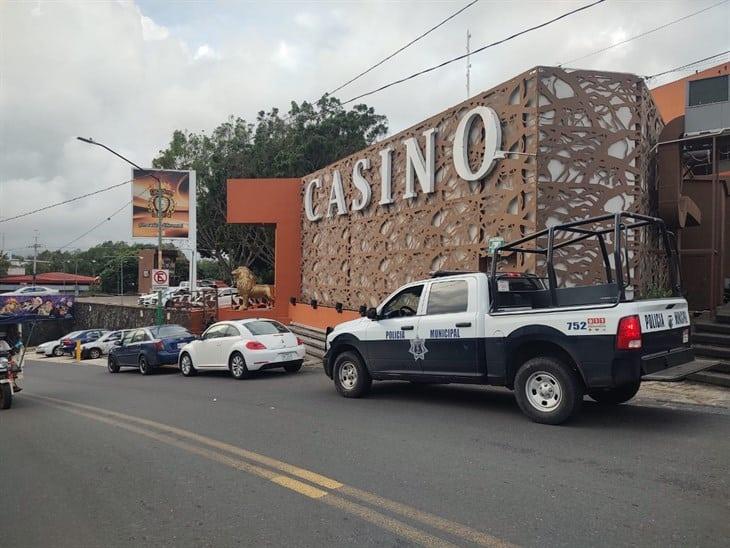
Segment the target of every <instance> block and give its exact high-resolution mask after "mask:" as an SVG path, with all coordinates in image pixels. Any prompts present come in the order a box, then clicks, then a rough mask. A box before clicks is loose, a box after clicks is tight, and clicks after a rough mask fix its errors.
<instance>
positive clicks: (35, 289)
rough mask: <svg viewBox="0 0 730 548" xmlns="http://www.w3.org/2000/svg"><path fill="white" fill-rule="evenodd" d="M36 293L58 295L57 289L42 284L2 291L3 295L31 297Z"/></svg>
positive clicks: (39, 294)
mask: <svg viewBox="0 0 730 548" xmlns="http://www.w3.org/2000/svg"><path fill="white" fill-rule="evenodd" d="M36 295H38V296H41V295H58V289H51V288H50V287H44V286H42V285H29V286H26V287H21V288H20V289H16V290H15V291H8V292H7V293H3V297H14V296H22V297H33V296H36Z"/></svg>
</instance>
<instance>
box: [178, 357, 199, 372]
mask: <svg viewBox="0 0 730 548" xmlns="http://www.w3.org/2000/svg"><path fill="white" fill-rule="evenodd" d="M180 371H181V372H182V374H183V376H185V377H193V376H194V375H195V374H196V373H197V372H198V370H197V369H195V366H194V365H193V359H192V358H191V357H190V354H188V353H187V352H186V353H185V354H183V355H182V356H180Z"/></svg>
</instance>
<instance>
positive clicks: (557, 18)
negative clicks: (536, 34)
mask: <svg viewBox="0 0 730 548" xmlns="http://www.w3.org/2000/svg"><path fill="white" fill-rule="evenodd" d="M603 2H605V0H597V1H596V2H593V3H591V4H587V5H585V6H582V7H580V8H576V9H574V10H570V11H569V12H566V13H564V14H562V15H559V16H558V17H554V18H553V19H550V20H548V21H545V22H544V23H540V24H539V25H535V26H532V27H529V28H526V29H524V30H521V31H519V32H516V33H514V34H512V35H510V36H507V37H506V38H502V39H501V40H497V41H496V42H492V43H491V44H487V45H485V46H482V47H480V48H477V49H475V50H474V51H472V52H471V53H470V54H469V55H474V54H475V53H479V52H482V51H484V50H486V49H489V48H493V47H494V46H498V45H500V44H504V43H505V42H508V41H509V40H512V39H514V38H517V37H518V36H522V35H523V34H527V33H528V32H532V31H533V30H537V29H541V28H543V27H546V26H548V25H550V24H552V23H555V22H556V21H560V20H561V19H564V18H566V17H569V16H571V15H573V14H575V13H578V12H580V11H583V10H587V9H589V8H592V7H593V6H597V5H598V4H602V3H603ZM466 56H467V54H466V53H465V54H463V55H459V56H458V57H454V58H453V59H449V60H448V61H444V62H443V63H439V64H438V65H434V66H432V67H429V68H427V69H424V70H421V71H419V72H415V73H413V74H411V75H410V76H406V77H405V78H400V79H399V80H395V81H393V82H390V83H389V84H385V85H383V86H380V87H379V88H377V89H374V90H372V91H368V92H366V93H362V94H360V95H358V96H356V97H353V98H352V99H348V100H347V101H344V102H343V103H342V104H343V105H346V104H348V103H352V102H353V101H357V100H358V99H362V98H363V97H367V96H368V95H373V94H375V93H378V92H379V91H383V90H384V89H387V88H389V87H392V86H395V85H398V84H402V83H403V82H406V81H408V80H412V79H413V78H416V77H418V76H421V75H423V74H426V73H428V72H432V71H434V70H437V69H440V68H442V67H445V66H446V65H449V64H451V63H455V62H456V61H461V60H462V59H464V58H466Z"/></svg>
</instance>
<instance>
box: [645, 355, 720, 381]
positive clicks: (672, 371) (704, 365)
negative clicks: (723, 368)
mask: <svg viewBox="0 0 730 548" xmlns="http://www.w3.org/2000/svg"><path fill="white" fill-rule="evenodd" d="M715 364H717V362H715V361H712V360H692V361H691V362H687V363H683V364H680V365H675V366H673V367H667V368H666V369H663V370H661V371H658V372H656V373H651V374H647V375H644V376H642V377H641V380H642V381H656V382H677V381H682V380H684V379H685V378H686V377H687V376H689V375H691V374H692V373H698V372H700V371H704V370H705V369H709V368H710V367H712V366H714V365H715Z"/></svg>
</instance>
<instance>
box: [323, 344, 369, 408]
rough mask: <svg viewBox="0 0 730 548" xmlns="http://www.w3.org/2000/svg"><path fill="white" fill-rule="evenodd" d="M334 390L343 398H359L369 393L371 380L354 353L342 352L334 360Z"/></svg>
mask: <svg viewBox="0 0 730 548" xmlns="http://www.w3.org/2000/svg"><path fill="white" fill-rule="evenodd" d="M332 378H333V379H334V381H335V388H337V391H338V392H339V393H340V395H341V396H344V397H345V398H361V397H362V396H365V395H366V394H367V393H368V392H370V387H371V386H372V384H373V379H372V378H371V377H370V373H369V372H368V370H367V367H365V364H363V363H362V360H361V359H360V356H358V355H357V354H356V353H355V352H343V353H342V354H340V355H338V356H337V357H336V358H335V366H334V368H333V371H332Z"/></svg>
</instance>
